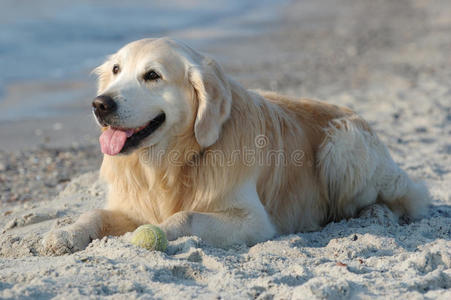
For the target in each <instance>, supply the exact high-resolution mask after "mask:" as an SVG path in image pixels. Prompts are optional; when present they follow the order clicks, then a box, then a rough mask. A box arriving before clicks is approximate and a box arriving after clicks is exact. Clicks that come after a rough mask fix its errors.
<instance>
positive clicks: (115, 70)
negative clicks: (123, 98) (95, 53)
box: [113, 65, 121, 74]
mask: <svg viewBox="0 0 451 300" xmlns="http://www.w3.org/2000/svg"><path fill="white" fill-rule="evenodd" d="M120 70H121V69H120V68H119V65H114V66H113V74H117V73H119V71H120Z"/></svg>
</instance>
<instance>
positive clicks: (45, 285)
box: [0, 1, 451, 299]
mask: <svg viewBox="0 0 451 300" xmlns="http://www.w3.org/2000/svg"><path fill="white" fill-rule="evenodd" d="M323 2H324V1H323ZM383 2H384V3H382V4H384V5H385V6H379V4H380V3H379V2H378V3H379V4H378V5H375V6H374V7H373V6H371V5H369V4H368V5H367V6H365V5H363V4H361V5H360V6H359V4H358V3H359V1H334V3H335V4H336V3H339V4H340V5H342V6H334V7H335V8H336V7H342V8H343V9H341V10H339V9H338V10H337V11H333V10H332V8H331V11H332V12H331V14H332V15H333V16H334V17H333V18H332V17H327V18H323V19H321V18H319V16H317V15H315V13H314V10H313V12H312V10H309V8H311V7H312V6H314V5H316V4H314V3H315V2H313V1H302V2H299V3H294V4H293V5H292V7H291V9H290V11H289V12H287V14H286V20H285V22H284V23H282V25H280V26H282V27H281V28H279V29H280V31H279V32H283V34H277V33H272V34H271V35H267V36H264V37H260V38H255V39H254V40H251V41H246V40H240V43H234V44H228V47H227V48H221V47H219V46H218V47H217V48H215V47H213V46H212V47H211V48H212V50H211V51H212V52H213V53H215V54H216V55H217V56H218V57H222V58H223V63H224V65H225V67H226V69H227V70H228V72H229V73H231V74H232V75H233V76H235V77H236V78H238V79H239V80H240V81H242V82H244V83H245V84H246V85H247V86H250V87H260V88H269V89H270V88H274V89H277V90H280V91H282V92H286V93H289V94H293V95H303V94H307V95H315V96H316V97H320V98H323V99H325V100H327V101H329V102H332V103H336V104H341V105H347V106H350V107H352V108H354V109H355V110H357V111H358V112H359V113H360V114H361V115H363V116H364V117H365V118H366V119H368V120H369V121H370V123H371V124H372V125H373V126H374V128H375V129H376V130H377V131H378V133H379V135H380V137H381V139H382V140H383V141H384V142H386V143H387V145H388V146H389V149H390V151H391V152H392V154H393V157H394V159H395V160H396V161H397V162H398V163H399V164H400V165H401V166H402V167H403V168H404V169H405V170H406V171H407V172H408V173H409V174H411V175H412V176H413V177H419V178H423V179H424V180H425V182H426V184H427V185H428V187H429V188H430V191H431V195H432V198H433V205H432V206H431V207H430V208H429V211H428V214H427V217H426V218H425V219H423V220H421V221H418V222H413V223H409V222H408V220H401V221H398V220H396V219H395V218H394V216H393V215H392V213H391V212H390V211H389V210H387V209H386V208H385V207H382V206H379V205H375V206H372V207H370V208H368V209H366V210H365V211H363V212H362V213H361V216H360V217H359V218H356V219H351V220H348V221H342V222H339V223H332V224H329V225H328V226H326V227H325V228H323V229H322V230H321V231H319V232H314V233H300V234H296V235H289V236H282V237H280V238H277V239H275V240H272V241H268V242H265V243H261V244H257V245H255V246H253V247H250V248H249V247H246V246H244V245H239V246H236V247H233V248H231V249H228V250H224V249H218V248H213V247H210V246H208V245H206V244H204V243H203V242H202V241H201V240H200V239H199V238H197V237H185V238H180V239H178V240H176V241H172V242H170V243H169V248H168V251H167V253H161V252H150V251H147V250H143V249H139V248H136V247H135V246H132V245H130V244H129V242H128V239H129V238H130V234H127V235H125V236H123V237H108V238H104V239H102V240H96V241H94V242H93V243H92V244H91V245H90V246H89V247H88V248H87V249H86V250H84V251H81V252H78V253H75V254H72V255H65V256H61V257H46V256H41V255H40V240H41V237H42V234H43V233H45V232H46V231H48V230H49V229H50V228H51V227H52V226H63V225H64V224H67V223H68V222H71V221H72V220H73V219H74V218H76V216H77V215H79V214H80V213H81V212H83V211H86V210H88V209H90V208H92V207H100V206H101V205H102V202H103V199H104V189H103V186H102V184H101V183H99V182H97V181H96V178H97V174H96V173H88V174H85V175H83V176H81V177H79V178H77V179H75V180H73V181H72V182H71V183H70V184H69V186H68V187H67V188H66V190H65V191H63V192H62V193H61V194H60V195H59V196H58V197H57V198H56V199H53V200H49V201H44V202H38V203H28V204H25V205H16V206H7V207H2V208H1V209H0V216H1V217H0V229H1V228H4V232H3V233H1V235H0V298H27V297H29V298H42V299H45V298H50V297H54V296H57V297H59V298H62V299H68V298H86V297H87V296H90V297H93V298H98V297H104V296H105V297H111V298H118V299H125V298H127V299H134V298H144V299H146V298H149V299H153V298H165V299H168V298H170V299H173V298H176V299H183V298H185V299H187V298H206V299H214V298H225V299H240V298H259V299H271V298H276V299H288V298H294V299H315V298H318V299H349V298H370V297H378V298H389V299H423V298H432V299H451V157H450V153H451V90H450V85H449V83H450V82H451V71H450V69H451V68H450V65H451V61H450V57H451V56H450V55H449V49H451V47H450V46H451V36H450V35H449V32H450V28H451V15H450V13H449V11H451V10H450V9H449V8H450V7H451V5H450V4H449V2H446V1H442V2H439V1H436V2H433V3H432V4H431V2H428V5H427V6H422V3H423V2H421V1H411V2H409V1H405V2H404V1H383ZM401 2H402V3H401ZM382 4H381V5H382ZM326 8H327V5H326V6H325V9H324V10H323V11H322V15H323V16H324V15H325V16H330V15H329V14H328V10H327V9H326ZM447 12H448V13H447ZM369 16H371V17H369ZM301 17H304V18H301ZM306 20H307V21H306ZM353 20H354V21H355V22H357V25H356V24H354V23H352V22H351V21H353ZM358 22H361V23H358ZM283 24H285V25H283ZM309 24H310V27H309ZM381 24H382V25H381ZM320 25H323V26H320ZM334 30H336V32H334ZM331 32H332V33H331ZM322 37H326V38H322ZM302 41H306V43H305V44H303V43H302ZM308 42H310V43H308ZM313 42H314V44H313ZM362 45H363V46H362ZM365 45H366V46H368V45H369V46H368V47H367V48H365ZM345 46H346V47H349V49H348V48H343V47H345ZM301 49H302V51H301ZM333 49H338V50H340V51H343V52H342V53H341V54H340V55H339V57H338V58H337V55H335V54H333V53H332V56H328V54H327V53H328V51H329V50H331V51H332V50H333ZM446 49H448V50H446ZM260 51H262V52H265V55H266V56H267V57H268V59H267V60H264V59H263V58H262V57H266V56H265V55H263V56H262V55H260ZM332 52H333V51H332ZM356 53H357V54H356ZM321 55H323V56H324V57H326V58H327V57H334V58H335V59H338V60H339V61H338V62H337V63H336V64H326V65H324V64H323V63H324V60H323V59H322V56H321ZM252 56H255V58H252ZM234 58H236V59H234ZM259 58H260V60H259ZM93 182H94V184H93Z"/></svg>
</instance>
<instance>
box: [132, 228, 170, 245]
mask: <svg viewBox="0 0 451 300" xmlns="http://www.w3.org/2000/svg"><path fill="white" fill-rule="evenodd" d="M131 243H132V244H133V245H136V246H138V247H142V248H146V249H147V250H157V251H165V250H166V248H167V246H168V240H167V239H166V234H165V233H164V232H163V230H161V229H160V228H159V227H157V226H155V225H151V224H146V225H141V226H139V227H138V228H136V230H135V232H133V236H132V239H131Z"/></svg>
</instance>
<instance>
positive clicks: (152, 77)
mask: <svg viewBox="0 0 451 300" xmlns="http://www.w3.org/2000/svg"><path fill="white" fill-rule="evenodd" d="M159 78H161V77H160V75H158V74H157V72H155V71H154V70H150V71H148V72H146V73H145V74H144V75H143V79H144V80H145V81H149V80H157V79H159Z"/></svg>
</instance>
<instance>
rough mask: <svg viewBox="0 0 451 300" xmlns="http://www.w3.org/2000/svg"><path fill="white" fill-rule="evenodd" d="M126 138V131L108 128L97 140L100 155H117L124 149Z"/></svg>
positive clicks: (128, 134)
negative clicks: (100, 150)
mask: <svg viewBox="0 0 451 300" xmlns="http://www.w3.org/2000/svg"><path fill="white" fill-rule="evenodd" d="M128 136H130V133H129V132H128V131H122V130H117V129H111V128H108V129H107V130H105V131H104V132H103V133H102V135H100V138H99V142H100V148H101V149H102V153H104V154H108V155H116V154H118V153H119V152H121V150H122V148H123V147H124V144H125V141H126V140H127V137H128Z"/></svg>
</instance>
